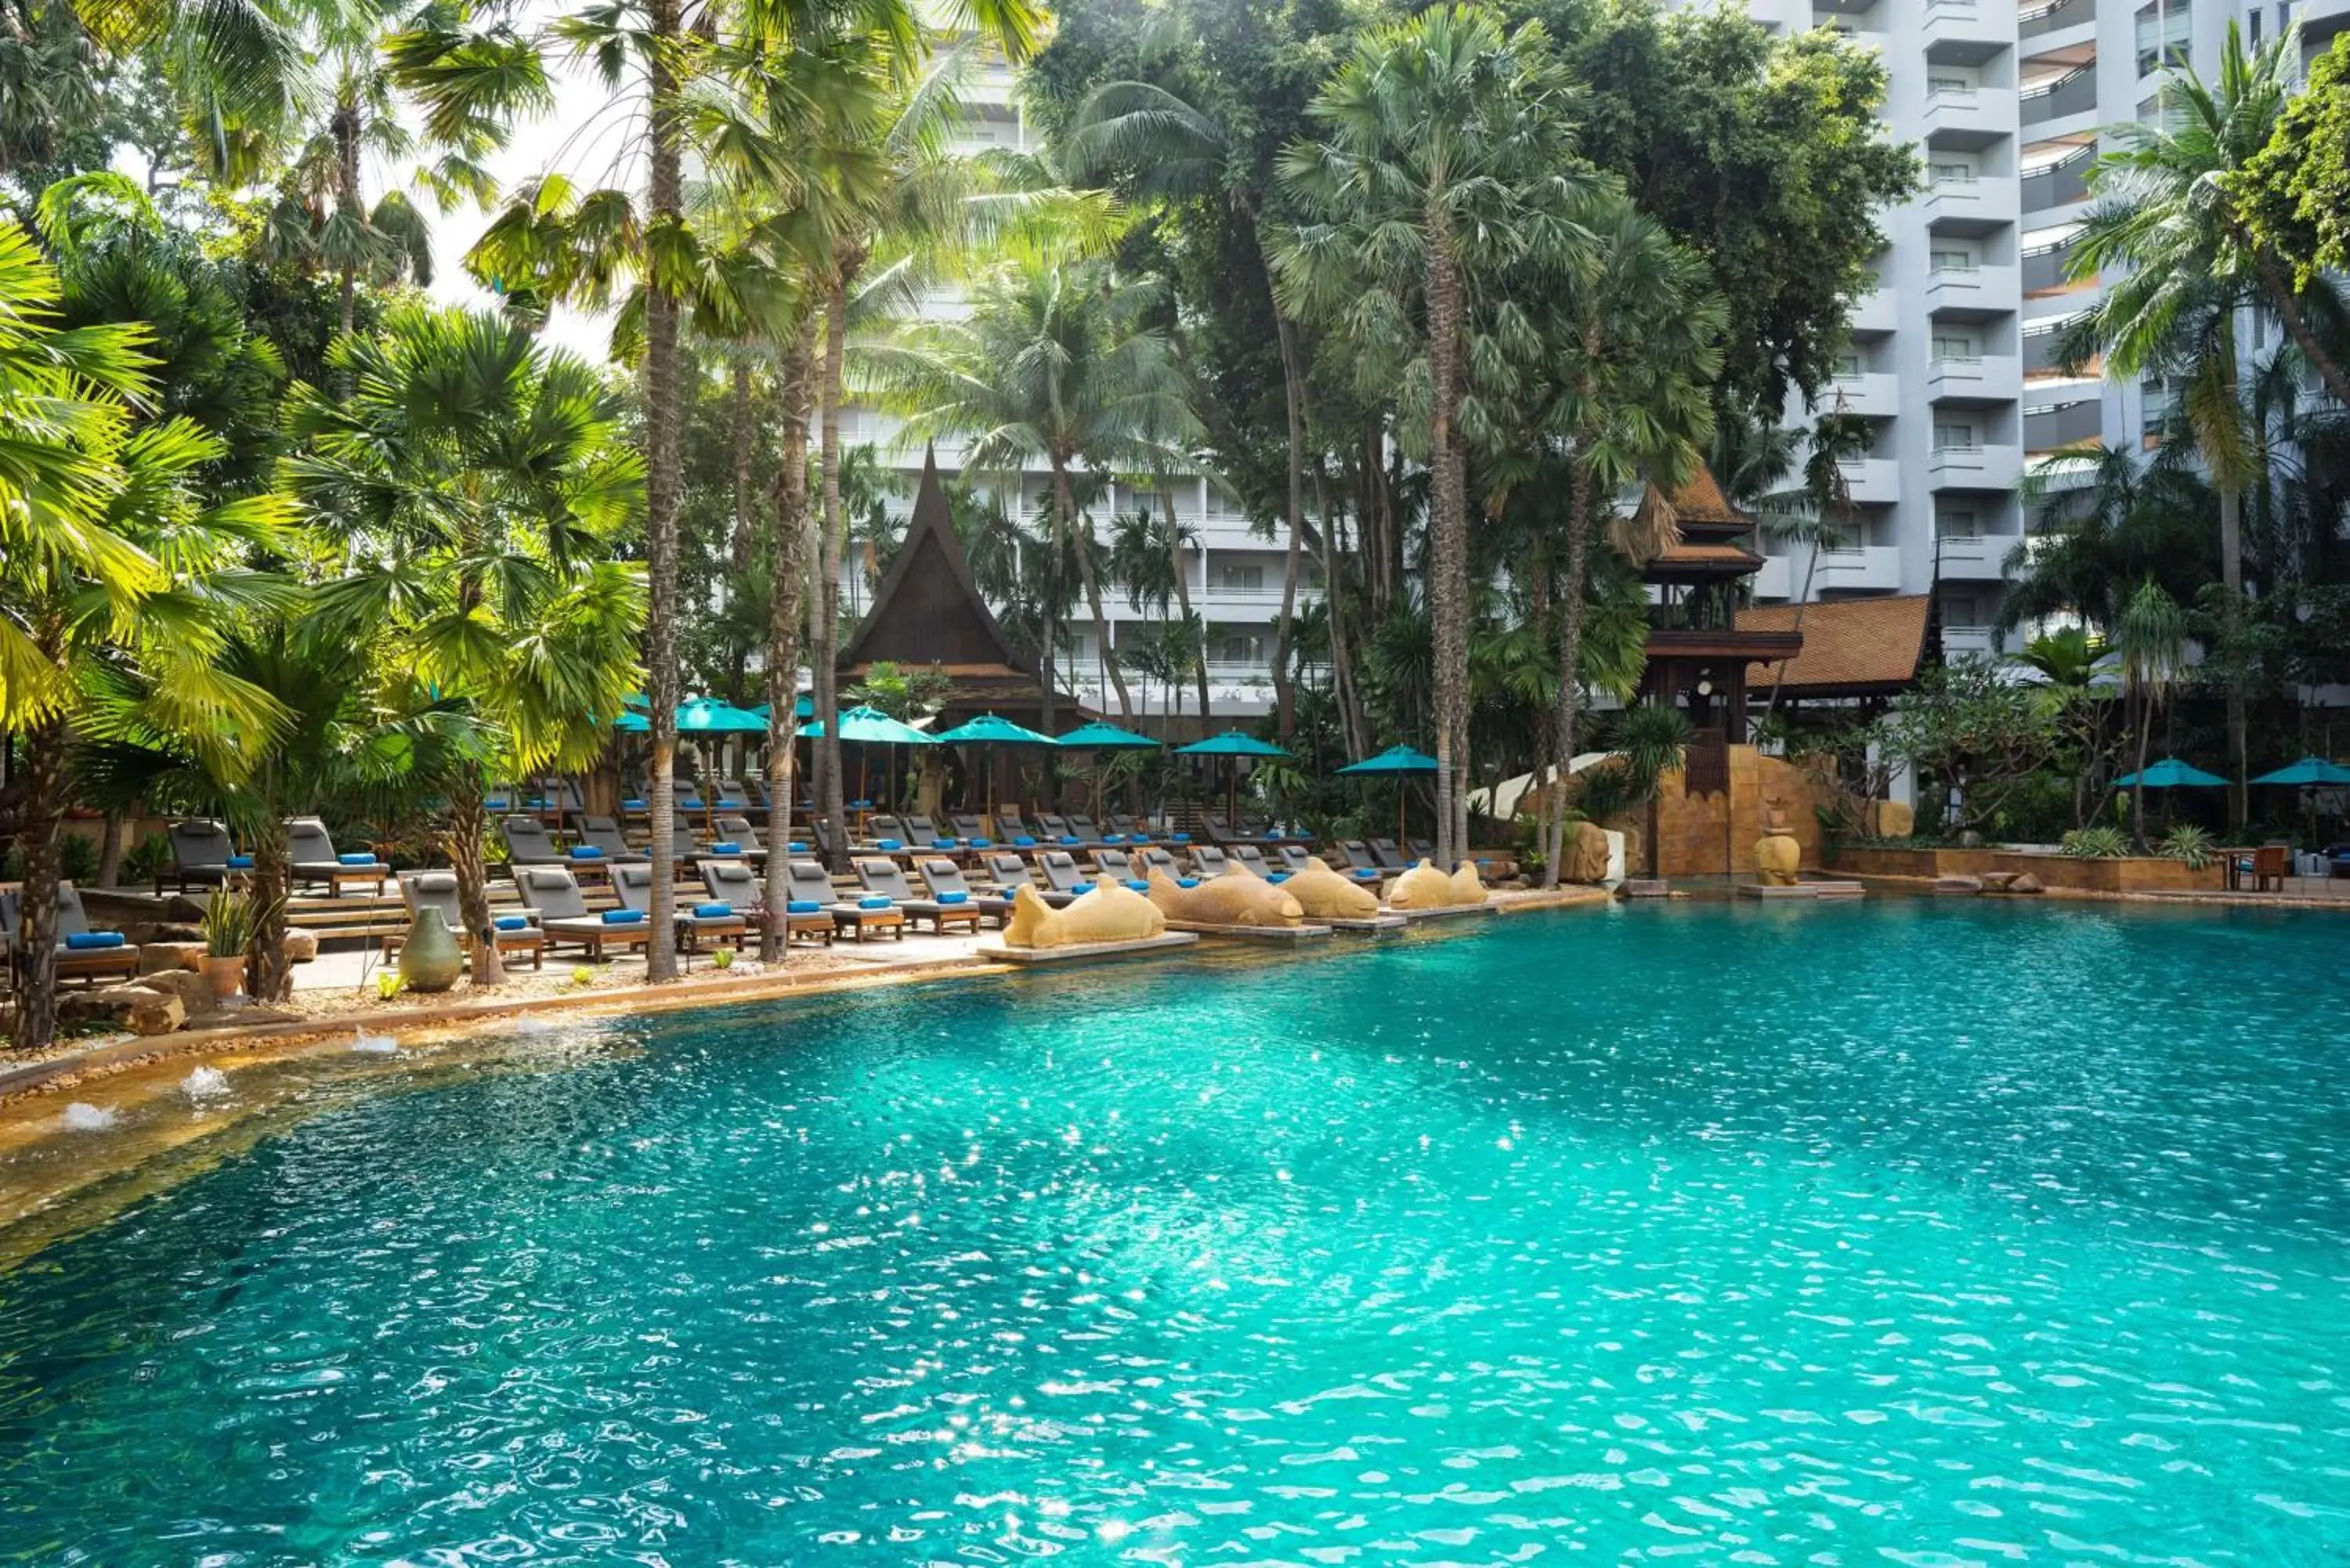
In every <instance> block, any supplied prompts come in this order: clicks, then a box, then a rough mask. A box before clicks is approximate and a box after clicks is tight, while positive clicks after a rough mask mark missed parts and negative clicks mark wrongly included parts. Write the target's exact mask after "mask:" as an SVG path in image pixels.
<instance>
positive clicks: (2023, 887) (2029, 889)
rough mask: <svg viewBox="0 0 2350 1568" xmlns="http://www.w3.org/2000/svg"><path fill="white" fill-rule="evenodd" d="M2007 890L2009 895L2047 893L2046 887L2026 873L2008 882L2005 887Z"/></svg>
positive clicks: (2043, 883)
mask: <svg viewBox="0 0 2350 1568" xmlns="http://www.w3.org/2000/svg"><path fill="white" fill-rule="evenodd" d="M2007 890H2008V891H2009V892H2011V893H2045V892H2046V891H2048V885H2047V884H2046V883H2045V882H2043V881H2042V880H2041V879H2040V878H2039V877H2035V876H2033V874H2032V873H2031V872H2029V871H2026V872H2025V873H2024V874H2023V875H2022V876H2021V877H2017V878H2016V879H2015V880H2014V881H2012V882H2010V883H2009V884H2008V885H2007Z"/></svg>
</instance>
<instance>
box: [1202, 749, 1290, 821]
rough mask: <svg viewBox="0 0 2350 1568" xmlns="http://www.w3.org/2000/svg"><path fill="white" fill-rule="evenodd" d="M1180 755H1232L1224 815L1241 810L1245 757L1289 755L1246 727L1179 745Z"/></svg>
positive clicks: (1226, 778) (1225, 793)
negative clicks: (1242, 768)
mask: <svg viewBox="0 0 2350 1568" xmlns="http://www.w3.org/2000/svg"><path fill="white" fill-rule="evenodd" d="M1175 754H1176V755H1177V756H1179V757H1230V758H1232V764H1231V770H1232V771H1231V772H1230V773H1229V774H1226V775H1225V784H1224V815H1225V816H1226V817H1228V818H1229V817H1230V816H1232V814H1233V813H1234V812H1235V811H1237V810H1238V809H1239V805H1240V798H1241V765H1240V759H1241V758H1243V757H1285V756H1287V755H1289V753H1287V752H1284V751H1283V750H1282V749H1281V748H1280V747H1279V746H1276V745H1274V743H1273V742H1271V741H1260V740H1258V739H1257V738H1256V737H1255V736H1254V735H1252V734H1250V733H1248V732H1246V731H1244V730H1226V731H1225V732H1223V733H1222V734H1221V735H1211V736H1209V737H1208V738H1207V739H1206V740H1204V741H1194V742H1191V744H1190V745H1188V746H1178V747H1176V748H1175Z"/></svg>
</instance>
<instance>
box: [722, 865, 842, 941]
mask: <svg viewBox="0 0 2350 1568" xmlns="http://www.w3.org/2000/svg"><path fill="white" fill-rule="evenodd" d="M828 885H829V884H827V886H828ZM702 890H703V891H704V892H706V893H708V894H709V895H710V898H711V901H712V903H719V904H727V905H731V906H732V907H733V910H734V912H735V913H736V914H738V915H740V916H742V917H743V919H745V920H747V921H749V922H750V924H751V926H752V928H753V929H756V930H764V929H766V924H767V887H766V883H765V881H764V879H763V878H762V877H760V876H759V875H758V874H757V873H756V872H754V871H753V870H752V869H751V867H748V866H746V865H744V864H743V862H742V861H740V860H705V861H703V862H702ZM835 929H837V927H836V926H835V924H834V921H833V919H832V911H831V909H828V908H819V909H816V910H814V911H813V912H811V911H808V910H805V909H804V910H802V911H801V912H800V913H798V914H796V915H795V914H793V913H792V912H791V908H790V906H789V905H788V904H786V905H785V909H784V940H786V941H789V940H791V939H792V938H794V937H814V938H816V940H819V941H822V942H826V943H829V942H830V941H831V940H832V933H833V931H834V930H835Z"/></svg>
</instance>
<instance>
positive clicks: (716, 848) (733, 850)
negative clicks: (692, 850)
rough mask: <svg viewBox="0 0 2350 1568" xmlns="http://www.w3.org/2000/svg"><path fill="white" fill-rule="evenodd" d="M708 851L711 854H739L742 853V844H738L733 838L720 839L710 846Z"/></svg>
mask: <svg viewBox="0 0 2350 1568" xmlns="http://www.w3.org/2000/svg"><path fill="white" fill-rule="evenodd" d="M710 853H712V855H740V854H742V853H743V846H741V845H740V844H737V843H735V842H734V840H733V839H731V838H728V839H722V840H721V841H720V842H718V843H716V844H713V845H712V846H710Z"/></svg>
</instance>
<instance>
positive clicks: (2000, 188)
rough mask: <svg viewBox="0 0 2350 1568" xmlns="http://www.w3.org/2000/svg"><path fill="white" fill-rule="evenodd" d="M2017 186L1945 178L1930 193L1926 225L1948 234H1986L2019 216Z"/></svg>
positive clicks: (1969, 177)
mask: <svg viewBox="0 0 2350 1568" xmlns="http://www.w3.org/2000/svg"><path fill="white" fill-rule="evenodd" d="M2016 202H2017V194H2016V182H2014V181H2012V180H2006V179H2001V178H1998V177H1996V176H1994V177H1993V178H1991V179H1989V180H1984V179H1981V178H1979V177H1977V176H1975V175H1964V176H1960V175H1952V174H1945V175H1943V176H1941V177H1940V178H1939V179H1938V180H1936V181H1934V182H1933V183H1932V184H1930V185H1929V186H1928V187H1927V189H1926V203H1925V205H1926V221H1927V223H1929V224H1931V225H1933V226H1934V227H1936V228H1937V229H1939V230H1940V231H1941V232H1942V233H1944V234H1986V233H1989V232H1990V231H1991V230H1992V229H1995V228H1998V227H1999V226H2000V225H2001V224H2002V223H2014V222H2015V221H2016V218H2017V216H2018V211H2019V210H2018V208H2017V206H2016Z"/></svg>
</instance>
